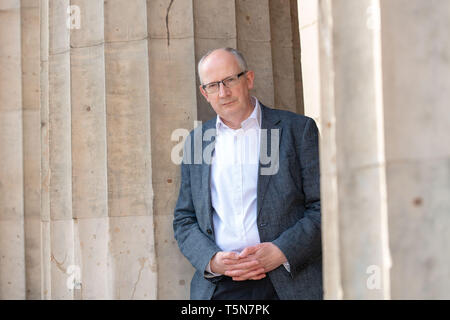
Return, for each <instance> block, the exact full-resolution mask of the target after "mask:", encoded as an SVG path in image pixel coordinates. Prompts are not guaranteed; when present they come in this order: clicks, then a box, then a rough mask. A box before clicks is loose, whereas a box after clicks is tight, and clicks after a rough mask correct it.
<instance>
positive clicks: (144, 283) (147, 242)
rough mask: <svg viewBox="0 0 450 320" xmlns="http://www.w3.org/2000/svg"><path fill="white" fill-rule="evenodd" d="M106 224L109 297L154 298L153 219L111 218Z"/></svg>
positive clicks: (143, 217) (156, 280)
mask: <svg viewBox="0 0 450 320" xmlns="http://www.w3.org/2000/svg"><path fill="white" fill-rule="evenodd" d="M109 221H110V222H109V234H110V241H109V242H108V248H109V256H108V261H107V263H108V262H109V263H110V268H111V270H112V276H111V278H110V285H111V291H112V298H113V299H156V297H157V296H156V292H157V291H156V290H157V283H158V275H157V265H156V259H155V244H154V236H153V217H151V216H128V217H111V218H110V220H109ZM103 240H105V238H103ZM98 261H99V260H98V259H97V260H95V261H93V262H95V263H97V262H98ZM101 263H103V264H104V263H105V261H102V262H101Z"/></svg>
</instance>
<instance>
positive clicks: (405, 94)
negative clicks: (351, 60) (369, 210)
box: [380, 0, 450, 299]
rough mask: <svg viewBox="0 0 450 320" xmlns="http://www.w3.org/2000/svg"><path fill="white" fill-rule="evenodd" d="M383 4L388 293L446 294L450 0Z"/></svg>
mask: <svg viewBox="0 0 450 320" xmlns="http://www.w3.org/2000/svg"><path fill="white" fill-rule="evenodd" d="M380 2H381V30H382V57H383V96H384V99H383V103H384V129H385V141H386V142H385V144H386V183H387V199H388V204H387V205H388V210H389V239H390V242H389V243H390V248H391V252H392V270H391V296H392V298H393V299H449V298H450V292H449V290H448V288H449V286H450V268H449V266H448V265H449V263H448V254H447V252H448V248H449V246H450V234H449V232H448V230H449V228H450V215H449V212H450V197H449V195H450V165H449V164H450V143H449V142H448V138H449V136H450V116H449V111H450V108H449V101H450V39H449V37H448V30H450V3H449V2H448V1H427V2H423V1H420V0H414V1H405V0H403V1H402V0H400V1H385V0H382V1H380Z"/></svg>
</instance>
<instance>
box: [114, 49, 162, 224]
mask: <svg viewBox="0 0 450 320" xmlns="http://www.w3.org/2000/svg"><path fill="white" fill-rule="evenodd" d="M105 72H106V82H105V85H106V128H107V157H108V159H107V163H108V206H109V216H111V217H113V216H114V217H116V216H137V215H151V212H152V198H153V194H152V187H151V162H150V160H151V159H150V110H149V87H148V60H147V40H139V41H130V42H112V43H108V44H107V45H106V47H105Z"/></svg>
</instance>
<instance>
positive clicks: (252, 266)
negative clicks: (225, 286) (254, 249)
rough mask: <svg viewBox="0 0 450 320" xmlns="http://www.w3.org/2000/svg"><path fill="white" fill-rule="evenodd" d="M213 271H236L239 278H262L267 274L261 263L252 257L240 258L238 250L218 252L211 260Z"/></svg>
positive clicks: (223, 272) (221, 272) (219, 272)
mask: <svg viewBox="0 0 450 320" xmlns="http://www.w3.org/2000/svg"><path fill="white" fill-rule="evenodd" d="M210 267H211V271H212V272H214V273H218V274H225V272H227V271H235V272H236V274H238V275H239V280H249V279H250V280H260V279H262V278H264V277H265V276H266V274H265V272H264V268H263V267H262V265H261V263H260V262H259V261H258V260H256V259H254V258H251V257H246V258H239V254H238V253H236V252H224V251H219V252H217V253H216V254H215V255H214V256H213V258H212V259H211V262H210Z"/></svg>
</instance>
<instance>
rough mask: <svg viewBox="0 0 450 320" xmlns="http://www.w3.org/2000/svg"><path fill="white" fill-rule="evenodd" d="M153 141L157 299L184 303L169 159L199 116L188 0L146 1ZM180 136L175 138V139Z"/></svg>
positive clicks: (184, 264) (186, 273) (187, 271)
mask: <svg viewBox="0 0 450 320" xmlns="http://www.w3.org/2000/svg"><path fill="white" fill-rule="evenodd" d="M147 4H148V8H147V10H148V11H147V12H148V33H149V44H148V52H149V70H150V71H149V72H150V103H151V124H152V125H151V139H152V168H153V188H154V192H155V199H154V219H155V237H156V252H157V260H158V298H159V299H185V298H187V297H189V283H190V280H191V278H192V275H193V268H192V266H191V265H190V264H189V262H188V261H187V260H186V259H185V258H184V257H183V256H182V254H181V253H180V250H179V249H178V246H177V244H176V242H175V239H174V236H173V227H172V221H173V208H174V207H175V202H176V199H177V196H178V188H179V185H180V180H179V167H178V165H177V164H176V163H174V162H173V161H172V159H171V150H172V148H173V147H174V145H175V144H176V143H178V140H177V141H176V142H173V141H172V140H171V139H172V132H174V130H176V129H178V128H180V129H181V128H183V129H186V130H188V129H189V130H190V129H192V128H193V125H194V120H195V119H196V117H197V98H196V90H197V88H196V82H195V51H194V34H193V32H194V24H193V6H192V1H169V0H158V1H147ZM178 138H179V137H176V139H178Z"/></svg>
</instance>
